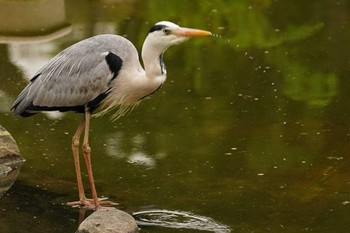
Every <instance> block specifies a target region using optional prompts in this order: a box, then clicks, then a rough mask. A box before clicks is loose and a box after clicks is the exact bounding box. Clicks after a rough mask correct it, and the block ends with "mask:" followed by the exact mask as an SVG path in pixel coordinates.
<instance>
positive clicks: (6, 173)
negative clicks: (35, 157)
mask: <svg viewBox="0 0 350 233" xmlns="http://www.w3.org/2000/svg"><path fill="white" fill-rule="evenodd" d="M23 161H24V160H23V158H22V156H21V154H20V153H19V149H18V147H17V143H16V141H15V140H14V139H13V137H12V136H11V134H10V133H9V132H8V131H6V129H5V128H4V127H2V126H1V125H0V197H2V196H3V195H4V194H5V192H6V191H7V190H9V189H10V187H11V186H12V184H13V182H14V181H15V180H16V178H17V176H18V173H19V168H20V167H21V165H22V164H23Z"/></svg>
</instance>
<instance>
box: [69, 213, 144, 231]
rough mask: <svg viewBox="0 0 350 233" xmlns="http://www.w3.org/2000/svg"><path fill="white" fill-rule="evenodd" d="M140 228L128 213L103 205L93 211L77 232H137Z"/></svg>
mask: <svg viewBox="0 0 350 233" xmlns="http://www.w3.org/2000/svg"><path fill="white" fill-rule="evenodd" d="M137 232H139V228H138V226H137V224H136V221H135V220H134V218H133V217H132V216H131V215H129V214H128V213H126V212H124V211H121V210H118V209H116V208H113V207H103V208H100V209H98V210H97V211H95V212H94V213H92V214H91V215H90V216H89V217H87V218H86V219H85V220H84V221H83V222H82V223H81V224H80V226H79V228H78V230H77V231H76V233H137Z"/></svg>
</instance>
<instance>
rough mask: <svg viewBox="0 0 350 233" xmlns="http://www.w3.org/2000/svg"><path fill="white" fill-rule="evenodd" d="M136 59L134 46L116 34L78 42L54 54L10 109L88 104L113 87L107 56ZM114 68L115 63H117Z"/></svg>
mask: <svg viewBox="0 0 350 233" xmlns="http://www.w3.org/2000/svg"><path fill="white" fill-rule="evenodd" d="M109 53H113V54H114V55H116V56H117V57H118V58H120V61H121V63H120V64H119V69H121V67H122V66H124V65H125V64H124V60H136V61H137V62H138V55H137V52H136V49H135V47H134V46H133V45H132V44H131V42H130V41H128V40H127V39H125V38H123V37H120V36H116V35H100V36H95V37H92V38H89V39H86V40H83V41H81V42H78V43H76V44H74V45H72V46H70V47H68V48H67V49H65V50H63V51H62V52H61V53H59V54H57V55H56V56H55V57H53V58H52V59H51V60H50V61H49V62H48V63H47V64H46V65H45V66H44V67H42V68H41V69H40V70H39V71H38V72H37V74H36V75H35V76H34V78H33V79H32V80H31V82H30V83H29V84H28V85H27V86H26V87H25V89H24V90H23V91H22V92H21V93H20V94H19V96H18V97H17V99H16V100H15V102H14V103H13V105H12V107H11V109H13V112H14V114H21V113H23V112H25V111H27V112H30V111H36V110H50V108H52V110H60V108H62V109H69V108H70V107H72V108H74V107H76V106H79V107H81V106H85V105H87V104H88V103H89V102H90V101H93V100H94V99H95V98H97V97H101V96H100V95H101V94H103V93H107V92H108V91H109V89H110V86H109V85H110V83H111V80H112V79H113V78H115V76H116V74H115V72H116V70H111V69H110V68H111V66H110V64H107V61H106V56H107V55H108V54H109ZM114 69H115V67H114Z"/></svg>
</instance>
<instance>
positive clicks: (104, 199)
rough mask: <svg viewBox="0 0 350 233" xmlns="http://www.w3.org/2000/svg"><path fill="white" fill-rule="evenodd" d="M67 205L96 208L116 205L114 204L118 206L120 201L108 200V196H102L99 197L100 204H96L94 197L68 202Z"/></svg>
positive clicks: (89, 208)
mask: <svg viewBox="0 0 350 233" xmlns="http://www.w3.org/2000/svg"><path fill="white" fill-rule="evenodd" d="M67 205H68V206H72V207H79V208H83V209H88V210H95V209H98V208H100V207H114V206H117V205H118V203H115V202H112V201H108V198H107V197H102V198H99V199H98V206H96V205H95V202H94V199H84V200H80V201H72V202H67Z"/></svg>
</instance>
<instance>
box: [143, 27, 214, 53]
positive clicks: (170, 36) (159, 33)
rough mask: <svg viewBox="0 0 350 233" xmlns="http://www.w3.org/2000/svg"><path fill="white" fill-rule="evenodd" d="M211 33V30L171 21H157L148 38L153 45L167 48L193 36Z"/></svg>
mask: <svg viewBox="0 0 350 233" xmlns="http://www.w3.org/2000/svg"><path fill="white" fill-rule="evenodd" d="M209 35H211V32H209V31H204V30H199V29H193V28H184V27H180V26H179V25H177V24H175V23H172V22H169V21H161V22H158V23H156V24H155V25H154V26H153V27H152V28H151V29H150V31H149V33H148V36H147V40H148V43H150V44H152V46H153V47H159V48H162V49H167V48H168V47H170V46H172V45H175V44H179V43H182V42H184V41H186V40H188V39H190V38H191V37H197V36H209Z"/></svg>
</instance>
